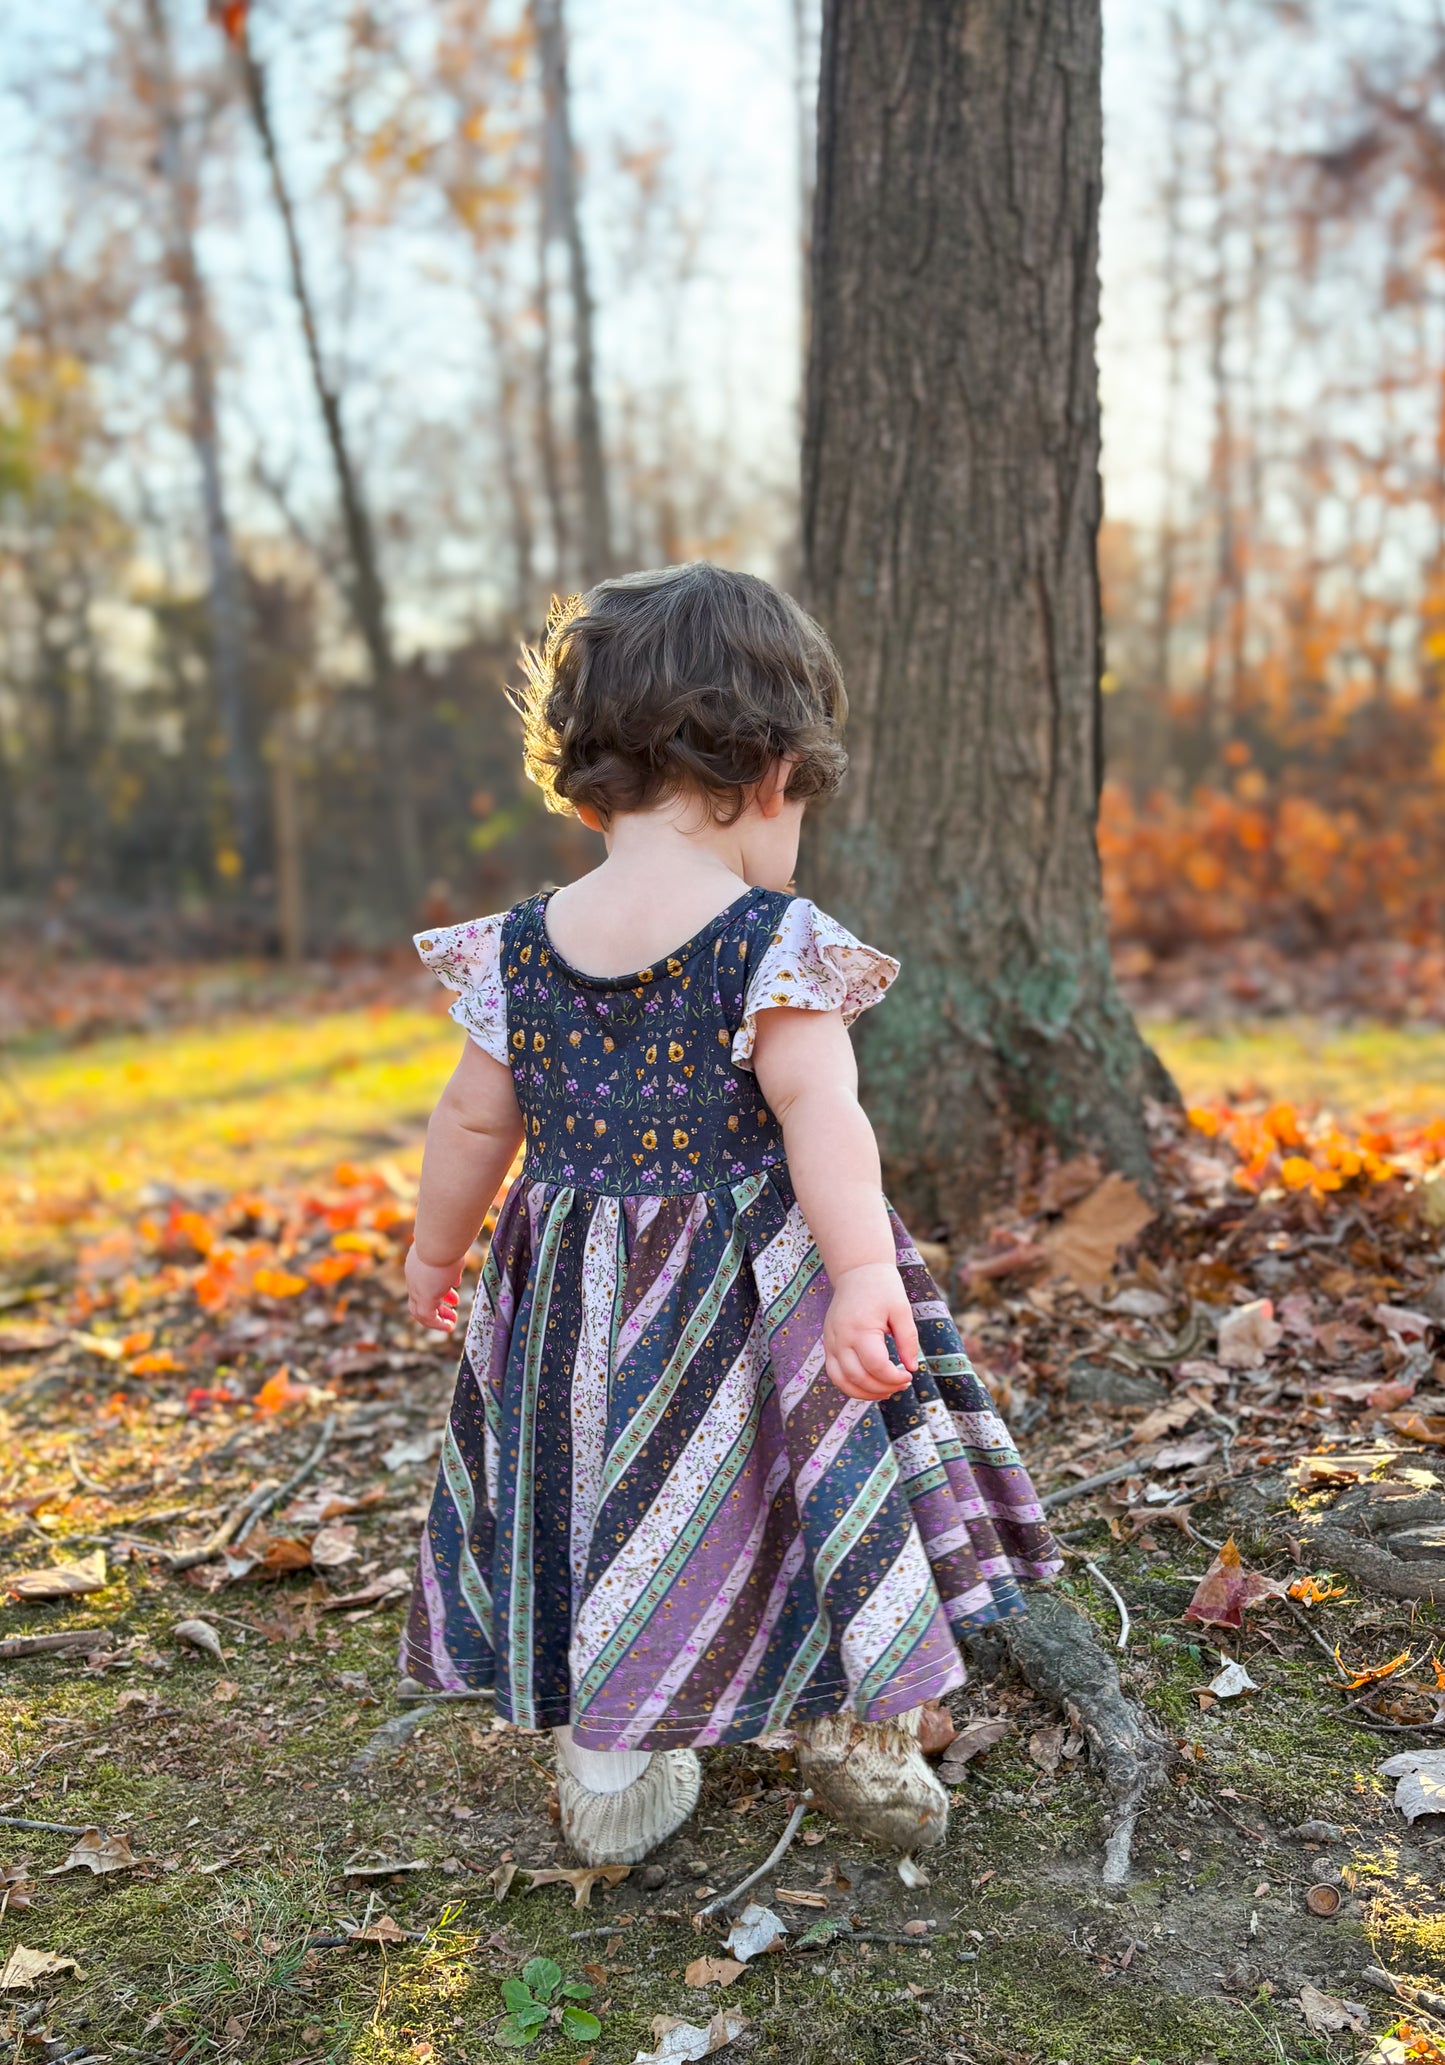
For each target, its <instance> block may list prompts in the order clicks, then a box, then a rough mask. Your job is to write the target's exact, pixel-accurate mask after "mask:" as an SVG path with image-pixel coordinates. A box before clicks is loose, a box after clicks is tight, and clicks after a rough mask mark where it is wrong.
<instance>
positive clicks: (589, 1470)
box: [402, 890, 1059, 1750]
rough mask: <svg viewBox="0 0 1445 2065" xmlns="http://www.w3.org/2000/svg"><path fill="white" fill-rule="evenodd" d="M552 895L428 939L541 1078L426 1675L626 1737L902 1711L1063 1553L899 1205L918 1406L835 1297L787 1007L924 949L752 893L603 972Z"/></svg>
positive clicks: (481, 1366) (419, 1671) (479, 1302)
mask: <svg viewBox="0 0 1445 2065" xmlns="http://www.w3.org/2000/svg"><path fill="white" fill-rule="evenodd" d="M546 904H547V899H546V897H545V896H537V897H532V898H529V899H528V900H527V901H526V902H524V903H520V904H518V905H517V906H516V907H515V909H513V910H511V911H508V912H506V913H505V914H504V915H502V916H500V917H494V918H484V919H481V920H479V921H477V922H476V923H473V924H468V925H458V926H455V927H453V928H451V929H449V930H447V931H445V932H438V933H434V934H432V935H430V936H428V937H422V938H420V939H419V940H418V942H417V945H418V948H419V951H420V953H421V956H422V959H423V960H424V961H425V962H426V963H427V964H428V966H430V967H431V968H433V969H434V970H435V971H436V972H437V974H438V975H439V976H440V977H441V979H442V981H443V982H445V983H447V984H448V985H449V986H450V987H451V988H453V989H456V990H459V991H460V992H461V995H460V997H459V999H458V1001H457V1002H456V1004H455V1005H454V1006H453V1007H452V1016H453V1017H454V1018H455V1019H456V1020H457V1021H458V1022H459V1023H460V1024H461V1025H462V1026H464V1027H465V1029H466V1030H467V1032H468V1033H469V1034H470V1036H471V1037H472V1038H473V1039H474V1040H475V1041H476V1042H477V1043H478V1044H479V1045H480V1046H481V1047H483V1048H484V1049H485V1051H486V1052H487V1053H488V1054H491V1055H493V1056H494V1057H495V1058H496V1059H497V1060H498V1061H502V1062H505V1063H506V1064H507V1065H508V1066H509V1067H510V1068H511V1071H512V1079H513V1082H514V1083H515V1085H516V1091H517V1100H518V1103H519V1104H520V1106H521V1110H522V1115H523V1119H524V1123H525V1128H526V1160H525V1164H524V1166H523V1169H522V1172H521V1174H520V1175H519V1176H518V1177H517V1179H516V1181H515V1182H514V1183H513V1185H512V1187H511V1190H510V1191H509V1192H508V1195H507V1198H506V1201H505V1203H504V1205H503V1206H502V1210H501V1215H500V1218H499V1219H498V1222H497V1227H496V1231H495V1233H494V1234H493V1236H492V1241H491V1248H490V1252H489V1253H488V1256H487V1261H486V1266H485V1268H484V1270H483V1273H482V1278H481V1282H480V1284H479V1285H478V1288H477V1294H476V1298H475V1301H474V1303H473V1306H472V1312H471V1320H470V1324H469V1325H468V1328H467V1335H466V1348H465V1352H464V1354H463V1357H462V1364H461V1371H460V1375H459V1378H458V1382H457V1389H456V1397H455V1400H454V1402H453V1405H452V1411H451V1419H450V1423H449V1425H448V1427H447V1431H446V1436H445V1441H444V1445H443V1449H442V1457H441V1467H440V1470H439V1472H438V1478H437V1486H436V1492H435V1496H434V1498H433V1501H432V1506H431V1512H430V1517H429V1519H428V1522H427V1527H426V1533H425V1535H424V1537H423V1540H422V1545H421V1555H420V1565H419V1570H418V1575H417V1582H416V1589H415V1592H414V1595H413V1599H412V1604H411V1611H410V1615H409V1618H408V1622H407V1627H406V1633H405V1636H404V1639H403V1643H402V1666H403V1668H404V1669H405V1670H406V1671H407V1672H408V1673H410V1674H411V1675H412V1676H414V1677H416V1678H418V1679H420V1680H421V1681H422V1682H423V1683H424V1684H426V1685H430V1686H435V1687H438V1688H441V1689H444V1690H449V1691H458V1690H462V1689H464V1688H493V1689H494V1690H495V1695H496V1706H497V1712H498V1714H499V1715H501V1716H502V1717H503V1718H505V1719H508V1720H511V1721H513V1722H516V1723H519V1724H521V1725H523V1726H526V1727H531V1728H542V1727H555V1726H557V1725H560V1724H562V1723H564V1722H570V1723H571V1724H572V1727H573V1729H574V1730H575V1733H576V1739H577V1741H578V1742H579V1743H580V1744H582V1745H584V1746H585V1747H588V1748H591V1749H599V1750H600V1749H659V1748H663V1747H667V1746H677V1745H682V1744H691V1745H694V1746H698V1747H700V1746H702V1745H704V1744H708V1743H719V1742H737V1741H745V1740H747V1739H748V1738H750V1737H752V1736H756V1735H758V1734H760V1733H761V1732H763V1731H764V1730H765V1729H768V1728H771V1727H776V1726H779V1725H780V1724H782V1723H783V1722H784V1721H785V1720H786V1718H787V1717H788V1716H789V1715H790V1714H794V1715H802V1714H830V1713H839V1712H842V1711H844V1710H845V1709H846V1710H851V1711H853V1712H854V1713H856V1714H858V1715H859V1716H860V1717H861V1718H863V1719H866V1720H882V1719H884V1718H886V1717H887V1716H888V1715H890V1714H896V1713H900V1712H903V1711H905V1710H906V1709H908V1708H910V1707H913V1706H916V1705H917V1704H918V1703H919V1702H920V1701H922V1700H924V1699H928V1698H931V1697H933V1696H936V1695H938V1694H941V1693H944V1692H946V1691H947V1690H948V1689H949V1688H950V1687H951V1686H954V1685H958V1684H961V1683H962V1682H963V1678H964V1666H963V1661H962V1658H961V1657H960V1654H959V1650H958V1646H957V1643H956V1640H955V1636H956V1634H957V1633H958V1632H959V1631H961V1630H964V1629H972V1628H978V1627H982V1626H984V1625H985V1624H986V1623H988V1622H990V1621H993V1620H996V1619H998V1618H1000V1617H1002V1616H1005V1615H1012V1614H1017V1613H1020V1612H1022V1611H1023V1606H1024V1601H1023V1595H1022V1593H1021V1591H1020V1580H1021V1579H1025V1578H1040V1577H1046V1576H1049V1575H1052V1574H1053V1573H1054V1572H1055V1571H1056V1570H1057V1569H1058V1568H1059V1559H1058V1556H1057V1552H1056V1550H1055V1548H1054V1545H1053V1543H1052V1540H1051V1538H1050V1536H1049V1532H1048V1529H1047V1527H1046V1526H1045V1524H1044V1519H1043V1514H1042V1512H1041V1510H1040V1507H1039V1502H1038V1499H1037V1497H1036V1496H1035V1493H1034V1489H1033V1486H1032V1485H1031V1484H1030V1482H1029V1479H1028V1477H1027V1475H1026V1473H1025V1472H1024V1470H1023V1469H1022V1467H1021V1466H1020V1463H1019V1459H1018V1456H1017V1453H1016V1452H1015V1450H1014V1447H1013V1444H1012V1442H1011V1441H1010V1439H1009V1436H1008V1432H1007V1430H1006V1428H1005V1427H1004V1425H1003V1423H1002V1421H1001V1420H1000V1419H999V1417H998V1415H997V1413H996V1412H995V1411H994V1409H993V1406H992V1404H991V1402H990V1399H989V1396H988V1393H987V1392H986V1391H985V1390H984V1388H983V1386H982V1384H981V1383H980V1382H979V1380H978V1378H977V1377H976V1376H975V1375H974V1373H973V1370H972V1369H971V1368H970V1366H969V1362H968V1359H967V1357H966V1355H965V1354H964V1351H963V1345H962V1342H961V1341H960V1339H959V1336H958V1333H957V1330H956V1329H955V1327H954V1324H953V1322H952V1320H951V1319H950V1317H949V1312H948V1306H947V1304H946V1303H945V1301H944V1298H943V1296H942V1294H941V1292H940V1291H939V1290H938V1288H937V1286H936V1285H935V1284H934V1283H933V1281H932V1279H931V1278H930V1276H929V1274H928V1272H927V1270H926V1269H925V1268H924V1266H923V1264H922V1262H921V1261H920V1259H919V1256H918V1251H917V1249H916V1248H915V1247H914V1245H913V1243H912V1241H911V1240H910V1239H909V1237H908V1235H907V1233H905V1231H904V1229H903V1227H902V1225H901V1224H900V1223H899V1221H898V1220H897V1218H896V1217H895V1218H894V1219H893V1230H894V1237H895V1240H896V1242H897V1250H898V1263H899V1267H900V1268H901V1270H902V1272H903V1280H904V1283H905V1284H906V1286H907V1289H908V1296H909V1299H910V1302H911V1304H912V1307H913V1313H914V1318H915V1319H916V1321H917V1324H918V1332H919V1337H920V1340H921V1343H922V1347H923V1352H924V1355H925V1357H926V1370H925V1371H924V1372H921V1373H920V1374H919V1375H918V1376H917V1377H916V1378H915V1379H914V1381H913V1382H912V1383H911V1384H910V1385H909V1387H908V1388H907V1389H906V1390H904V1391H901V1392H899V1393H897V1394H896V1395H895V1396H894V1397H892V1398H890V1399H888V1400H887V1401H885V1402H884V1403H882V1404H870V1403H868V1402H866V1401H863V1400H857V1399H849V1398H845V1397H844V1396H843V1394H842V1393H841V1392H839V1391H838V1390H836V1389H835V1388H834V1386H833V1385H832V1384H830V1383H829V1382H828V1380H827V1377H826V1375H825V1374H824V1369H823V1316H824V1313H825V1312H826V1311H827V1307H828V1300H829V1295H830V1293H829V1285H828V1280H827V1278H826V1276H825V1275H824V1272H823V1265H822V1262H821V1259H820V1257H819V1254H818V1250H817V1248H816V1247H815V1246H814V1244H813V1241H812V1237H811V1236H810V1234H809V1232H808V1228H807V1226H806V1225H805V1224H804V1222H803V1219H802V1216H801V1214H800V1213H799V1210H798V1207H797V1204H796V1203H795V1202H794V1198H793V1190H792V1185H791V1183H790V1182H789V1179H788V1169H787V1162H786V1160H785V1157H784V1152H783V1139H782V1131H781V1128H780V1126H779V1124H778V1122H777V1120H776V1119H775V1118H774V1116H773V1114H772V1112H771V1111H770V1110H769V1109H768V1106H767V1104H766V1102H765V1101H764V1099H763V1097H762V1095H761V1092H760V1091H759V1089H758V1085H757V1080H756V1078H755V1076H754V1074H753V1072H752V1066H751V1056H752V1051H753V1038H754V1030H755V1025H756V1019H757V1014H758V1013H759V1012H760V1011H765V1010H768V1009H769V1008H772V1007H774V1006H778V1005H788V1006H791V1007H793V1008H794V1009H803V1010H841V1011H842V1013H843V1015H844V1018H845V1019H846V1020H849V1021H851V1020H852V1019H853V1018H855V1017H856V1016H857V1014H858V1013H859V1012H860V1011H862V1010H864V1009H865V1008H866V1007H867V1006H868V1005H870V1004H873V1003H876V1002H877V1000H878V999H879V997H881V996H882V994H883V992H884V990H885V989H886V988H887V987H888V985H889V983H890V982H891V981H892V979H893V977H894V975H895V974H896V973H897V964H896V962H894V961H891V960H890V959H888V957H887V956H886V955H884V954H880V953H876V952H875V951H874V950H873V949H872V948H871V947H866V946H863V945H861V944H860V943H859V942H858V941H857V940H856V939H854V938H853V937H852V935H851V934H850V933H848V932H845V931H844V930H843V928H842V927H841V926H840V925H837V924H835V923H834V922H833V920H832V919H831V918H828V917H826V916H825V915H824V914H823V913H822V912H821V911H819V910H817V909H816V908H815V907H814V906H813V905H812V904H810V903H808V902H806V901H805V900H804V899H802V898H795V897H790V896H787V895H783V894H780V893H777V892H774V891H769V890H750V891H749V892H748V893H747V894H746V895H744V896H741V897H739V898H738V900H737V901H736V902H735V903H734V904H732V905H731V906H730V907H729V908H728V909H727V910H725V911H724V912H722V913H721V915H720V916H719V917H717V918H714V919H713V921H712V923H711V924H709V925H705V926H704V927H703V929H702V930H701V931H700V932H699V933H697V934H696V936H695V937H694V938H692V939H689V940H687V941H686V942H685V943H684V944H683V945H681V946H680V947H678V948H677V950H676V952H675V953H672V954H670V955H668V956H667V958H666V959H665V960H663V961H661V962H659V963H658V964H657V965H656V966H655V967H652V968H644V969H641V970H639V971H638V973H636V974H635V975H629V976H623V977H617V978H599V977H597V976H589V975H583V974H581V973H580V972H579V971H577V970H576V969H574V968H572V967H570V966H569V965H568V964H567V963H566V962H565V961H564V960H563V959H562V958H561V956H560V955H559V954H558V953H557V952H556V950H555V949H554V948H553V947H552V946H551V944H550V942H549V940H548V936H547V930H546Z"/></svg>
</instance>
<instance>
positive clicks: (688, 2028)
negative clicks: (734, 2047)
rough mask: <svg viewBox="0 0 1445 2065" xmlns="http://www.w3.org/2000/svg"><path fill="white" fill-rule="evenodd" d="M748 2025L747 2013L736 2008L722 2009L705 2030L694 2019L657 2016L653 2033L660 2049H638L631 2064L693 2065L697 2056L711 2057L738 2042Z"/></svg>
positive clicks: (653, 2024) (653, 2019) (653, 2021)
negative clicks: (742, 2013)
mask: <svg viewBox="0 0 1445 2065" xmlns="http://www.w3.org/2000/svg"><path fill="white" fill-rule="evenodd" d="M747 2026H748V2018H747V2016H746V2015H741V2014H739V2013H738V2011H737V2009H736V2008H727V2009H719V2011H718V2013H717V2014H715V2015H714V2016H713V2018H712V2020H711V2022H709V2023H708V2025H707V2027H706V2029H699V2028H698V2026H697V2024H696V2023H695V2022H679V2021H678V2020H677V2018H676V2017H675V2016H673V2015H654V2016H653V2018H652V2034H653V2038H654V2040H655V2042H656V2045H657V2048H656V2050H652V2051H639V2052H638V2053H637V2056H636V2057H635V2058H634V2059H633V2061H632V2065H690V2061H691V2060H692V2059H694V2058H710V2057H711V2056H712V2054H713V2052H714V2051H720V2050H723V2049H724V2048H725V2047H726V2046H727V2045H728V2044H730V2043H734V2042H736V2040H737V2038H738V2037H740V2036H741V2035H742V2033H743V2031H744V2030H745V2029H746V2028H747Z"/></svg>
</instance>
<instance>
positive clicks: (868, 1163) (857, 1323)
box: [753, 1009, 918, 1398]
mask: <svg viewBox="0 0 1445 2065" xmlns="http://www.w3.org/2000/svg"><path fill="white" fill-rule="evenodd" d="M753 1068H754V1070H755V1072H756V1074H757V1078H758V1084H759V1087H760V1088H761V1090H762V1093H763V1095H764V1096H765V1097H766V1098H767V1100H768V1103H769V1104H770V1105H771V1106H772V1108H773V1110H774V1111H775V1112H776V1113H777V1115H778V1118H779V1120H780V1121H781V1123H782V1128H783V1144H784V1145H785V1147H786V1148H787V1150H788V1171H789V1174H790V1175H791V1176H792V1179H793V1189H794V1192H795V1193H796V1196H797V1199H798V1206H799V1209H800V1210H801V1212H802V1214H803V1217H804V1219H806V1221H807V1222H808V1230H809V1232H810V1233H811V1234H812V1236H813V1238H814V1240H815V1241H816V1242H817V1244H818V1252H819V1254H820V1255H821V1256H822V1258H823V1267H824V1268H825V1269H826V1270H827V1272H828V1280H829V1282H830V1283H831V1284H832V1286H833V1300H832V1303H831V1304H830V1305H829V1307H828V1316H827V1318H826V1319H825V1321H824V1322H823V1348H824V1354H825V1356H826V1367H827V1371H828V1376H829V1379H830V1381H831V1382H832V1383H834V1384H836V1385H837V1387H838V1389H839V1390H840V1391H842V1392H843V1393H844V1394H845V1395H846V1396H847V1397H849V1398H887V1397H889V1396H890V1394H891V1393H893V1392H894V1391H901V1390H902V1389H903V1387H904V1385H905V1384H907V1382H908V1378H909V1372H910V1371H912V1370H914V1369H916V1368H917V1366H918V1332H917V1329H916V1327H915V1326H914V1323H913V1311H912V1308H911V1307H910V1305H909V1303H908V1294H907V1292H906V1291H905V1290H904V1288H903V1278H902V1277H901V1276H900V1275H899V1272H898V1260H897V1251H896V1249H895V1247H894V1243H893V1229H892V1227H891V1225H890V1224H889V1219H888V1212H887V1208H886V1206H885V1205H884V1202H883V1176H882V1171H881V1170H880V1168H879V1165H878V1143H877V1141H876V1140H875V1139H874V1137H873V1128H872V1126H871V1125H870V1124H869V1123H868V1116H867V1113H866V1112H865V1111H864V1109H863V1107H862V1105H861V1104H860V1103H859V1102H858V1067H857V1063H856V1062H855V1060H854V1058H853V1045H852V1042H851V1041H850V1039H849V1038H848V1032H847V1028H846V1026H845V1025H844V1023H843V1014H842V1012H841V1011H797V1010H788V1009H779V1010H770V1011H760V1012H759V1013H758V1020H757V1035H756V1045H755V1047H754V1050H753ZM889 1334H891V1335H892V1336H893V1340H894V1345H895V1346H896V1347H897V1349H898V1353H899V1355H900V1356H901V1357H902V1360H903V1367H902V1369H900V1368H899V1367H898V1364H897V1363H896V1362H894V1361H893V1360H892V1359H891V1358H890V1356H889V1354H888V1349H887V1345H886V1337H887V1336H888V1335H889Z"/></svg>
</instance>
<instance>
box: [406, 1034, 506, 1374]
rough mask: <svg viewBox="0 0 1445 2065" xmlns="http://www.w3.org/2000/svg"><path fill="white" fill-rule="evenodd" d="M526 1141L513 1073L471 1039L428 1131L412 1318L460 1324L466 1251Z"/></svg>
mask: <svg viewBox="0 0 1445 2065" xmlns="http://www.w3.org/2000/svg"><path fill="white" fill-rule="evenodd" d="M521 1138H522V1114H521V1113H520V1111H519V1110H518V1109H517V1098H516V1093H515V1091H514V1090H513V1088H512V1072H511V1070H510V1069H508V1068H504V1067H503V1066H502V1064H501V1062H499V1061H493V1059H492V1057H491V1055H490V1054H484V1053H483V1052H482V1050H481V1048H480V1047H478V1046H477V1045H476V1044H475V1042H474V1041H472V1040H468V1041H467V1044H466V1046H465V1048H464V1049H463V1051H462V1058H461V1060H460V1061H459V1062H458V1063H457V1066H456V1071H455V1073H454V1074H453V1076H452V1079H451V1081H450V1082H449V1083H448V1084H447V1086H446V1088H445V1090H443V1091H442V1094H441V1097H440V1100H439V1101H438V1104H437V1108H436V1110H435V1111H434V1112H433V1113H432V1115H431V1123H430V1124H429V1125H428V1127H427V1129H426V1154H425V1156H424V1157H423V1160H422V1167H421V1191H420V1195H419V1196H418V1198H417V1207H416V1233H415V1236H414V1238H413V1241H412V1245H411V1248H410V1251H409V1252H408V1254H407V1258H406V1287H407V1300H408V1305H409V1308H410V1311H411V1316H412V1318H413V1319H417V1320H420V1321H421V1324H422V1325H423V1326H425V1327H430V1328H432V1330H433V1331H434V1332H436V1333H443V1334H448V1333H450V1332H451V1330H452V1328H453V1327H454V1326H455V1325H456V1323H457V1288H458V1286H459V1284H460V1283H461V1280H462V1268H463V1265H464V1264H465V1262H466V1256H467V1249H468V1248H469V1247H470V1246H471V1244H472V1242H473V1241H474V1240H475V1239H476V1237H477V1235H478V1233H479V1232H480V1231H481V1225H482V1221H483V1219H484V1218H485V1217H486V1215H487V1207H488V1205H490V1203H491V1202H492V1199H493V1198H494V1197H495V1196H496V1194H497V1192H498V1190H500V1188H501V1186H502V1180H503V1178H504V1177H505V1175H506V1173H507V1170H508V1169H509V1168H510V1167H511V1165H512V1157H513V1155H514V1154H515V1153H516V1152H517V1148H518V1146H519V1144H520V1142H521Z"/></svg>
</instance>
